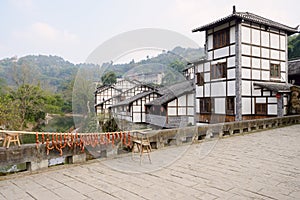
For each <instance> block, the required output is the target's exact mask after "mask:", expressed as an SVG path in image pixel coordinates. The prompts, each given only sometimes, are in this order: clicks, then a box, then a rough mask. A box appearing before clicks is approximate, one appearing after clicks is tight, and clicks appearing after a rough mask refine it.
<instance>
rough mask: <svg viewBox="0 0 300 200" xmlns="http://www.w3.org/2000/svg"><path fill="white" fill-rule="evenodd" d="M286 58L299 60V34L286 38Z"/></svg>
mask: <svg viewBox="0 0 300 200" xmlns="http://www.w3.org/2000/svg"><path fill="white" fill-rule="evenodd" d="M288 58H289V60H291V59H296V58H300V34H297V35H293V36H290V37H289V38H288Z"/></svg>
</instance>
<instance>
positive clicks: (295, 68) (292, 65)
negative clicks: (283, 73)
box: [288, 59, 300, 75]
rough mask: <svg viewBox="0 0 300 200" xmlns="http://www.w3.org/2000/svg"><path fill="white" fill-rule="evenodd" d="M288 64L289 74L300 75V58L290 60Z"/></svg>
mask: <svg viewBox="0 0 300 200" xmlns="http://www.w3.org/2000/svg"><path fill="white" fill-rule="evenodd" d="M288 66H289V67H288V71H289V75H300V59H297V60H291V61H289V64H288Z"/></svg>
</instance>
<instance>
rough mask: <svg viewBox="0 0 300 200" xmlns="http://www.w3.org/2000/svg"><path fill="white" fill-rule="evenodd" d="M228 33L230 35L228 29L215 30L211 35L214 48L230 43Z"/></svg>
mask: <svg viewBox="0 0 300 200" xmlns="http://www.w3.org/2000/svg"><path fill="white" fill-rule="evenodd" d="M229 35H230V34H229V29H224V30H221V31H218V32H215V33H214V35H213V43H214V44H213V45H214V49H215V48H221V47H225V46H228V45H229V43H230V41H229Z"/></svg>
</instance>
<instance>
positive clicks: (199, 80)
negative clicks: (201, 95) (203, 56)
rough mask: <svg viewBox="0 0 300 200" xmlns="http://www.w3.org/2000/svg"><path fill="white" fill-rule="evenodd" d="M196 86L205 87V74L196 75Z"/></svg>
mask: <svg viewBox="0 0 300 200" xmlns="http://www.w3.org/2000/svg"><path fill="white" fill-rule="evenodd" d="M196 85H198V86H203V85H204V72H198V73H196Z"/></svg>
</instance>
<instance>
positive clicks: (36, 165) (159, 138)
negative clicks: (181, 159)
mask: <svg viewBox="0 0 300 200" xmlns="http://www.w3.org/2000/svg"><path fill="white" fill-rule="evenodd" d="M298 123H300V115H294V116H287V117H281V118H267V119H257V120H247V121H241V122H228V123H221V124H208V125H202V126H190V127H185V128H179V129H163V130H154V131H151V132H149V134H148V136H149V140H150V143H151V146H152V147H153V148H157V149H159V148H163V147H165V146H169V145H181V144H183V143H188V142H193V141H197V140H203V139H204V138H222V137H224V136H228V135H234V134H241V133H245V132H247V133H249V132H253V131H258V130H264V129H270V128H277V127H281V126H288V125H292V124H298ZM121 144H122V142H121ZM121 146H122V145H121ZM125 146H126V145H125ZM116 148H118V147H117V145H116V144H115V145H112V144H111V143H108V144H105V145H103V144H99V145H96V147H92V146H86V147H85V151H84V152H82V151H81V149H80V148H78V147H77V148H73V149H72V148H64V149H63V152H62V156H60V155H59V154H60V152H58V151H56V150H53V151H50V152H49V155H47V151H46V146H45V144H40V145H39V148H36V144H25V145H21V146H20V147H18V146H11V147H10V148H8V149H6V148H4V147H0V167H3V166H8V165H14V164H20V163H26V168H27V170H30V171H34V170H38V169H41V168H47V167H48V166H49V160H51V159H56V158H63V159H64V160H65V163H80V162H85V161H86V160H87V159H92V158H95V157H97V158H101V157H110V156H114V154H119V153H120V152H121V151H115V150H116ZM117 150H118V149H117ZM97 152H98V154H97ZM99 152H100V153H99ZM112 152H113V153H112Z"/></svg>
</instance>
